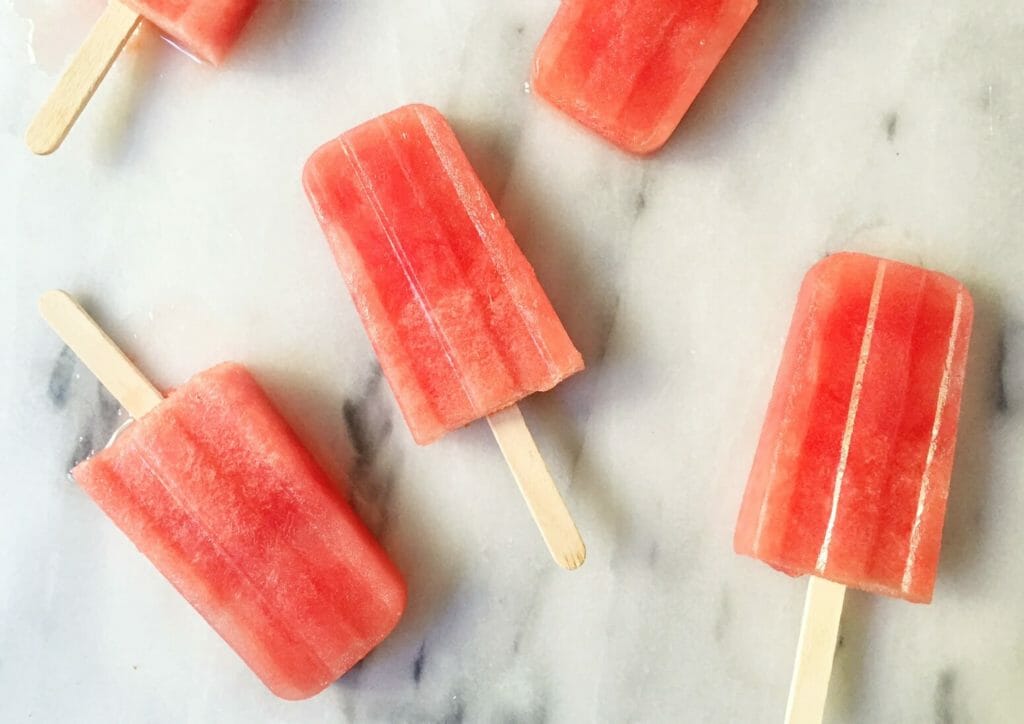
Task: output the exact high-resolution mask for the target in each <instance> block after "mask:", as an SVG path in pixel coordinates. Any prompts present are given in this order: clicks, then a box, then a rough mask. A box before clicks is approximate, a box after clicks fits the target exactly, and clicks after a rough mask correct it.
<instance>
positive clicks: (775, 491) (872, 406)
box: [735, 253, 973, 719]
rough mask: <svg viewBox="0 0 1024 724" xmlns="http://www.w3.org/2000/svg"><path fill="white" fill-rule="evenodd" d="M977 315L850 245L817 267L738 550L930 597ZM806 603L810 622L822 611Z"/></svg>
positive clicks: (783, 566) (935, 286)
mask: <svg viewBox="0 0 1024 724" xmlns="http://www.w3.org/2000/svg"><path fill="white" fill-rule="evenodd" d="M972 317H973V304H972V301H971V296H970V294H969V293H968V292H967V290H966V289H965V288H964V286H963V285H962V284H961V283H960V282H958V281H956V280H955V279H952V278H950V277H948V276H946V275H944V274H939V273H937V272H932V271H927V270H925V269H921V268H918V267H915V266H910V265H908V264H902V263H899V262H895V261H889V260H886V259H879V258H876V257H872V256H867V255H864V254H852V253H842V254H834V255H832V256H829V257H827V258H826V259H824V260H823V261H821V262H819V263H818V264H817V265H816V266H814V267H813V268H812V269H811V270H810V272H808V274H807V276H806V277H805V279H804V282H803V286H802V288H801V290H800V295H799V298H798V300H797V305H796V311H795V313H794V316H793V322H792V326H791V328H790V332H789V338H788V340H787V342H786V347H785V351H784V352H783V358H782V363H781V365H780V367H779V373H778V377H777V379H776V382H775V388H774V391H773V393H772V399H771V403H770V405H769V408H768V414H767V417H766V420H765V424H764V428H763V430H762V433H761V441H760V443H759V445H758V448H757V453H756V455H755V458H754V463H753V469H752V471H751V474H750V480H749V483H748V485H747V489H746V493H745V495H744V498H743V503H742V505H741V508H740V514H739V521H738V523H737V526H736V534H735V548H736V551H737V552H739V553H742V554H746V555H751V556H754V557H755V558H759V559H760V560H762V561H764V562H766V563H768V564H769V565H771V566H774V567H775V568H778V569H780V570H782V571H784V572H786V573H788V574H790V575H803V574H809V575H811V576H814V577H816V578H814V579H812V581H814V580H821V579H827V580H828V581H832V582H834V583H835V584H841V586H853V587H856V588H860V589H863V590H867V591H872V592H875V593H883V594H886V595H889V596H895V597H899V598H904V599H906V600H909V601H914V602H919V603H927V602H929V601H930V600H931V598H932V591H933V589H934V586H935V573H936V569H937V567H938V560H939V544H940V540H941V535H942V525H943V520H944V517H945V509H946V497H947V493H948V489H949V479H950V474H951V470H952V466H953V451H954V447H955V443H956V431H957V418H958V415H959V409H960V398H961V393H962V390H963V384H964V372H965V367H966V363H967V349H968V342H969V340H970V334H971V321H972ZM815 586H817V587H818V588H817V590H818V593H822V591H824V592H828V591H830V590H831V591H833V592H834V593H835V595H833V597H832V601H833V604H834V607H835V608H836V610H835V611H834V612H833V613H834V615H835V622H834V623H835V624H836V625H837V624H838V614H839V611H840V610H841V607H842V592H841V591H842V589H841V586H839V587H836V586H834V584H833V585H832V586H825V585H820V584H815ZM837 589H838V590H837ZM808 601H809V602H810V601H811V598H809V599H808ZM811 609H812V607H811V606H810V605H809V606H808V611H807V613H805V624H806V623H807V617H808V614H812V616H811V617H812V618H813V617H814V616H813V614H816V613H819V612H815V611H812V610H811ZM818 618H819V620H820V616H819V617H818ZM805 632H806V629H805ZM832 636H833V638H832V641H831V642H826V643H825V649H826V651H825V652H824V654H827V656H828V657H829V661H830V660H831V655H832V649H833V648H834V645H835V640H834V632H833V634H832ZM824 654H823V655H824ZM829 666H830V663H829ZM825 685H826V686H827V676H826V678H825ZM791 696H792V695H791ZM820 696H821V701H820V704H821V705H822V706H823V705H824V692H823V691H822V692H820ZM791 705H792V706H793V707H797V708H799V705H798V703H794V702H793V701H792V700H791ZM820 715H821V714H820V711H819V712H818V713H817V718H818V719H820Z"/></svg>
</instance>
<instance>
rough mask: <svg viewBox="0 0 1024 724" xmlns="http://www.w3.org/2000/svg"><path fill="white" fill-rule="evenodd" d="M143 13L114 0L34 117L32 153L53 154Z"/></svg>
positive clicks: (30, 135) (29, 138) (27, 139)
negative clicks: (140, 13)
mask: <svg viewBox="0 0 1024 724" xmlns="http://www.w3.org/2000/svg"><path fill="white" fill-rule="evenodd" d="M141 18H142V16H140V15H139V14H138V13H137V12H135V11H134V10H130V9H129V8H128V7H127V6H125V5H123V4H121V3H120V2H118V0H111V1H110V4H109V5H107V8H106V10H104V11H103V14H102V15H101V16H100V19H99V20H97V21H96V24H95V25H93V26H92V30H90V31H89V36H88V37H87V38H86V39H85V42H84V43H82V46H81V47H80V48H79V49H78V52H77V53H75V57H74V58H73V59H72V60H71V65H70V66H68V69H67V70H65V71H64V75H62V76H61V77H60V80H59V81H58V82H57V87H56V88H54V89H53V92H52V93H51V94H50V97H49V98H47V99H46V103H44V104H43V107H42V108H41V109H40V110H39V112H38V113H37V114H36V117H35V118H33V119H32V123H31V125H29V127H28V132H27V133H26V134H25V142H26V143H27V144H28V147H29V149H31V151H32V152H33V153H37V154H39V155H45V154H49V153H53V152H54V151H56V150H57V148H58V147H59V146H60V144H61V142H62V141H63V140H64V138H65V136H67V135H68V131H70V130H71V126H73V125H74V124H75V121H76V120H78V116H79V115H80V114H81V113H82V109H83V108H85V104H86V103H88V102H89V99H90V98H92V95H93V93H95V92H96V89H97V88H98V87H99V85H100V81H102V80H103V77H104V76H105V75H106V74H107V71H108V70H110V66H111V65H113V64H114V60H115V59H116V58H117V56H118V54H119V53H120V52H121V49H122V48H124V45H125V43H127V42H128V38H129V37H131V34H132V31H134V30H135V27H136V26H137V25H138V24H139V21H140V20H141Z"/></svg>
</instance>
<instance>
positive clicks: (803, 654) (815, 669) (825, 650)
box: [785, 576, 846, 724]
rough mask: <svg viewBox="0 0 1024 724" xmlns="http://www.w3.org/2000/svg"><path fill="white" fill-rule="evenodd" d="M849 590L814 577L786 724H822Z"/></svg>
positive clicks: (809, 592) (807, 602)
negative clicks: (845, 598) (837, 640)
mask: <svg viewBox="0 0 1024 724" xmlns="http://www.w3.org/2000/svg"><path fill="white" fill-rule="evenodd" d="M845 595H846V586H844V585H842V584H841V583H833V582H832V581H828V580H825V579H824V578H818V577H817V576H811V580H810V583H809V584H808V585H807V598H806V600H805V602H804V618H803V621H802V622H801V624H800V641H799V643H798V644H797V651H796V663H795V664H794V666H793V681H792V682H791V684H790V687H789V702H788V703H787V704H786V720H785V721H786V724H821V719H822V717H823V716H824V715H825V698H826V696H828V682H829V679H830V678H831V677H832V660H833V658H835V652H836V637H837V636H838V634H839V619H840V618H841V617H842V614H843V598H844V597H845Z"/></svg>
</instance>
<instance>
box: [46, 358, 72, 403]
mask: <svg viewBox="0 0 1024 724" xmlns="http://www.w3.org/2000/svg"><path fill="white" fill-rule="evenodd" d="M77 364H78V358H77V357H75V353H74V352H72V351H71V348H70V347H68V346H67V345H65V346H64V348H63V349H62V350H61V351H60V354H59V355H58V356H57V361H56V362H54V363H53V369H51V370H50V382H49V384H48V385H47V388H46V391H47V394H48V395H49V397H50V401H51V402H53V404H54V405H55V406H56V407H57V409H58V410H60V409H63V408H64V406H65V405H66V404H67V401H68V387H70V385H71V377H72V375H73V374H74V372H75V367H76V365H77Z"/></svg>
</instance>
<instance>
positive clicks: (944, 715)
mask: <svg viewBox="0 0 1024 724" xmlns="http://www.w3.org/2000/svg"><path fill="white" fill-rule="evenodd" d="M956 678H957V677H956V671H954V670H953V669H943V670H942V672H941V673H939V680H938V681H937V682H935V701H934V709H935V721H937V722H940V724H953V722H955V721H956V716H954V714H953V711H954V704H955V699H954V695H955V694H956Z"/></svg>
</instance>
